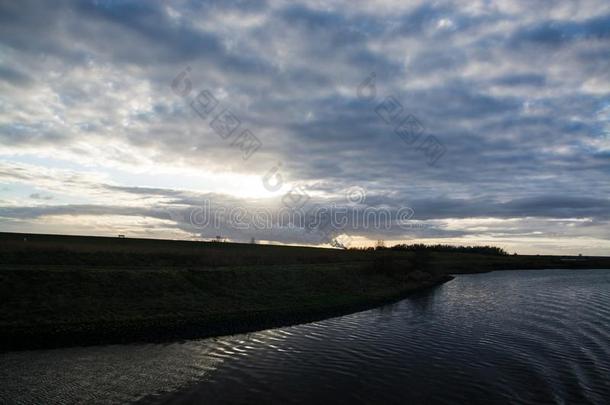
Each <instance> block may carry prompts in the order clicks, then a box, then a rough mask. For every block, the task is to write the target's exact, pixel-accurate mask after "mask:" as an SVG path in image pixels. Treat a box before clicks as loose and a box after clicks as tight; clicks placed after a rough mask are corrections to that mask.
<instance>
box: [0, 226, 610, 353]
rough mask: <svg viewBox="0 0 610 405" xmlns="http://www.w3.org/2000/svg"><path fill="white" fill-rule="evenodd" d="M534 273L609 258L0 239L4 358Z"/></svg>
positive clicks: (212, 329) (167, 335)
mask: <svg viewBox="0 0 610 405" xmlns="http://www.w3.org/2000/svg"><path fill="white" fill-rule="evenodd" d="M536 268H610V258H568V260H566V258H561V257H554V256H497V255H496V256H494V255H485V254H471V253H455V252H451V253H448V252H428V251H424V252H405V251H392V250H378V251H351V250H348V251H345V250H337V249H320V248H306V247H285V246H267V245H253V244H233V243H213V242H212V243H210V242H185V241H167V240H148V239H129V238H127V239H119V238H101V237H80V236H55V235H23V234H9V233H0V296H2V303H1V304H0V347H2V348H4V349H10V348H28V347H50V346H63V345H72V344H81V343H103V342H114V341H132V340H165V339H174V338H182V337H197V336H209V335H217V334H225V333H234V332H237V331H247V330H253V329H259V328H263V327H270V326H278V325H283V324H290V323H295V322H303V321H309V320H314V319H320V318H323V317H326V316H330V315H336V314H341V313H346V312H350V311H354V310H357V309H362V308H366V307H370V306H372V305H376V304H380V303H383V302H388V301H391V300H395V299H398V298H401V297H403V296H404V295H405V294H407V293H409V292H412V291H415V290H418V289H421V288H424V287H430V286H433V285H436V284H438V283H441V282H444V281H447V280H448V278H447V274H450V273H471V272H482V271H490V270H501V269H536Z"/></svg>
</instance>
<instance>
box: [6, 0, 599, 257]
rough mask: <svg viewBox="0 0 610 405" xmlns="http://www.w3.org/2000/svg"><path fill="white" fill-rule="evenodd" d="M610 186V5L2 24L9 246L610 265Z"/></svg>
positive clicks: (152, 9)
mask: <svg viewBox="0 0 610 405" xmlns="http://www.w3.org/2000/svg"><path fill="white" fill-rule="evenodd" d="M609 175H610V3H609V2H608V1H607V0H583V1H573V0H566V1H559V0H549V1H547V0H538V1H536V2H535V4H534V3H532V2H531V1H526V0H523V1H518V0H505V1H490V0H473V1H435V2H429V1H393V0H379V1H375V2H373V1H355V0H345V1H332V2H330V1H328V2H325V1H321V0H311V1H301V2H296V1H288V0H286V1H282V0H277V1H276V0H268V1H201V2H199V1H174V2H171V3H170V2H167V3H166V2H160V1H159V2H131V1H102V0H100V1H72V2H70V1H39V2H30V1H14V2H9V1H3V2H1V3H0V231H12V232H39V233H69V234H91V235H116V234H126V235H127V236H131V237H158V238H177V239H201V238H203V239H207V238H213V237H215V236H216V235H221V236H222V237H226V238H228V239H230V240H234V241H248V240H250V238H255V239H256V240H259V241H261V242H263V243H286V244H317V245H320V244H321V245H324V244H328V243H329V242H331V240H332V239H336V238H342V239H341V240H342V241H343V242H342V243H343V244H350V245H352V246H358V245H366V244H370V243H374V241H375V240H377V239H384V240H385V241H386V243H397V242H406V243H411V242H424V243H438V242H441V243H451V244H455V243H461V244H494V245H498V246H502V247H504V248H506V249H507V250H509V251H511V252H519V253H553V254H568V253H583V254H605V255H607V254H610V226H609V225H610V198H609V196H610V181H609V180H610V179H609V177H610V176H609ZM295 206H296V207H295ZM286 208H288V209H299V210H305V211H307V210H312V209H314V208H315V209H318V210H319V209H320V208H324V209H326V210H327V212H330V213H333V212H335V213H336V212H340V213H341V215H343V216H344V217H345V218H344V219H345V220H343V219H342V220H340V221H339V222H340V226H339V225H337V224H334V225H333V232H330V233H328V232H327V233H325V234H323V235H322V236H321V237H320V236H319V235H317V234H316V232H312V231H311V229H308V228H307V227H306V226H304V227H301V226H294V224H293V223H283V221H280V220H278V218H280V215H279V214H278V213H279V212H281V211H283V210H285V209H286ZM367 210H368V212H369V214H371V213H372V215H373V216H375V215H377V216H383V215H385V214H386V213H387V214H388V218H389V219H388V220H387V221H386V218H385V216H384V221H386V222H384V224H383V226H379V224H378V223H376V222H374V221H373V222H374V223H369V224H368V225H367V226H365V224H364V222H363V221H360V220H359V219H362V218H364V217H366V216H367V215H368V214H367V213H366V212H367ZM262 212H264V213H265V215H268V216H269V217H271V218H273V220H272V221H271V225H270V226H267V225H269V224H267V223H266V222H265V224H266V225H265V226H261V221H257V220H255V218H257V217H260V216H261V215H259V213H262ZM407 212H408V213H409V214H408V215H405V213H407ZM218 213H220V214H221V215H220V219H218V220H216V219H217V217H218V215H217V214H218ZM227 213H230V215H227ZM382 213H383V215H382ZM348 214H349V215H348ZM210 217H213V218H214V219H215V220H214V221H209V218H210ZM259 219H260V218H259ZM257 224H258V225H257Z"/></svg>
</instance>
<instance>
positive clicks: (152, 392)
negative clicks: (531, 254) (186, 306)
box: [0, 270, 610, 404]
mask: <svg viewBox="0 0 610 405" xmlns="http://www.w3.org/2000/svg"><path fill="white" fill-rule="evenodd" d="M609 302H610V270H572V271H569V270H544V271H506V272H495V273H488V274H478V275H462V276H458V277H457V278H456V279H455V280H453V281H451V282H449V283H447V284H445V285H443V286H441V287H438V288H436V289H435V290H433V291H430V292H427V293H422V294H418V295H417V296H413V297H411V298H409V299H406V300H403V301H401V302H399V303H396V304H393V305H388V306H384V307H381V308H377V309H373V310H369V311H364V312H360V313H357V314H352V315H348V316H343V317H339V318H333V319H329V320H326V321H321V322H315V323H310V324H305V325H299V326H294V327H287V328H280V329H272V330H267V331H262V332H257V333H250V334H246V335H236V336H230V337H222V338H216V339H204V340H198V341H189V342H179V343H171V344H164V345H161V344H134V345H111V346H98V347H88V348H70V349H59V350H45V351H30V352H13V353H5V354H1V355H0V366H1V367H0V403H26V404H27V403H32V404H34V403H36V404H40V403H87V404H92V403H125V402H133V401H140V402H142V403H150V402H153V403H205V404H213V403H236V402H237V403H270V402H272V403H282V404H286V403H329V402H331V403H337V404H338V403H350V404H352V403H405V402H412V403H424V402H425V403H448V404H449V403H456V402H461V403H465V402H467V403H481V404H490V403H498V402H499V403H519V404H523V403H560V404H561V403H570V404H571V403H597V404H602V403H607V401H608V398H610V322H609V320H610V309H609V307H608V303H609Z"/></svg>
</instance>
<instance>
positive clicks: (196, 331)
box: [0, 275, 454, 351]
mask: <svg viewBox="0 0 610 405" xmlns="http://www.w3.org/2000/svg"><path fill="white" fill-rule="evenodd" d="M453 279H454V277H453V276H450V275H438V276H434V277H433V278H432V279H429V280H425V281H422V282H421V283H420V284H419V285H417V286H415V287H412V288H408V289H406V290H404V291H402V292H400V293H398V294H392V295H388V296H385V297H379V298H376V299H372V300H370V299H369V300H366V301H358V302H354V303H350V304H343V305H338V306H333V307H326V308H307V309H304V310H274V311H273V312H268V311H258V312H248V313H245V314H235V315H234V316H233V317H224V318H223V319H213V318H211V317H208V318H205V319H197V318H188V319H185V318H183V319H180V318H173V319H168V318H165V319H151V320H144V321H137V322H135V323H134V322H129V325H124V324H123V322H118V321H117V322H87V323H78V324H63V325H48V326H41V327H40V328H39V330H37V331H36V332H33V331H32V330H31V329H29V330H19V329H11V330H4V331H2V332H0V351H13V350H35V349H53V348H61V347H74V346H92V345H103V344H127V343H163V342H169V341H181V340H189V339H203V338H210V337H219V336H227V335H235V334H240V333H248V332H256V331H260V330H264V329H272V328H279V327H287V326H293V325H298V324H303V323H309V322H316V321H321V320H324V319H329V318H334V317H337V316H344V315H349V314H352V313H355V312H360V311H364V310H368V309H372V308H375V307H378V306H382V305H387V304H391V303H394V302H397V301H400V300H403V299H405V298H407V297H408V296H410V295H412V294H414V293H417V292H421V291H424V290H428V289H430V288H433V287H436V286H439V285H441V284H444V283H446V282H448V281H451V280H453Z"/></svg>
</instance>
